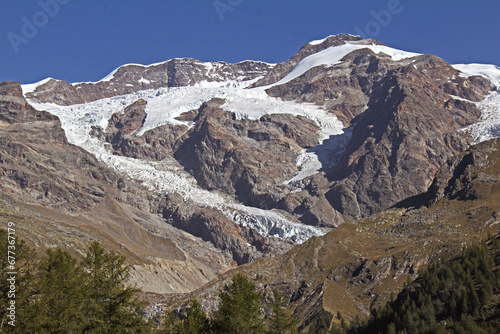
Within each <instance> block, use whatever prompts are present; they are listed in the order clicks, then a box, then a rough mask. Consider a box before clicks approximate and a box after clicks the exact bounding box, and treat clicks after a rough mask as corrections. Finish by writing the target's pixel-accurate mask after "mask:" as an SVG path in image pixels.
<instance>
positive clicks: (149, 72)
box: [27, 58, 273, 105]
mask: <svg viewBox="0 0 500 334" xmlns="http://www.w3.org/2000/svg"><path fill="white" fill-rule="evenodd" d="M272 67H273V65H271V64H267V63H263V62H254V61H244V62H241V63H237V64H229V63H225V62H210V63H204V62H202V61H199V60H196V59H190V58H182V59H181V58H176V59H172V60H169V61H166V62H164V63H160V64H153V65H149V66H143V65H135V64H130V65H124V66H122V67H120V68H118V69H117V70H116V71H114V72H113V73H111V74H110V75H109V76H108V77H106V78H105V79H103V80H101V81H99V82H95V83H94V82H82V83H77V84H69V83H67V82H65V81H59V80H54V79H50V80H48V81H47V82H45V83H43V84H41V85H40V86H38V87H37V88H36V89H35V90H34V91H33V92H30V93H28V94H27V97H28V98H31V99H36V100H38V101H40V102H44V103H45V102H46V103H55V104H59V105H72V104H80V103H86V102H91V101H95V100H99V99H102V98H107V97H113V96H119V95H124V94H130V93H133V92H137V91H140V90H146V89H158V88H164V87H183V86H192V85H194V84H196V83H200V82H202V81H208V82H213V81H217V82H220V81H226V80H238V81H246V80H252V79H255V78H257V77H260V76H263V75H265V74H266V73H267V72H268V71H269V70H270V69H271V68H272Z"/></svg>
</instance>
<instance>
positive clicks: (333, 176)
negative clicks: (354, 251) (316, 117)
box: [267, 49, 493, 219]
mask: <svg viewBox="0 0 500 334" xmlns="http://www.w3.org/2000/svg"><path fill="white" fill-rule="evenodd" d="M492 88H493V87H492V86H491V84H490V83H489V82H488V80H487V79H485V78H482V77H479V76H476V77H467V78H464V77H461V76H460V75H459V72H458V71H457V70H455V69H454V68H453V67H451V66H450V65H449V64H447V63H446V62H444V61H443V60H441V59H439V58H438V57H435V56H431V55H422V56H415V57H411V58H407V59H402V60H400V61H394V60H393V59H392V58H391V57H390V56H388V55H384V54H383V53H380V54H376V53H375V52H373V51H372V50H370V49H360V50H356V51H354V52H351V53H349V54H348V55H346V56H345V57H344V58H343V59H342V62H341V63H340V64H338V65H334V66H330V67H327V66H317V67H314V68H312V69H310V70H309V71H307V72H306V73H304V74H303V75H302V76H300V77H298V78H296V79H294V80H292V81H290V82H287V83H285V84H282V85H277V86H273V87H271V88H268V89H267V92H268V94H270V95H271V96H279V97H281V98H284V99H288V100H296V101H301V102H312V103H318V104H323V106H324V107H325V108H328V110H329V111H330V112H332V113H334V114H335V115H337V117H338V118H339V119H340V120H342V121H343V123H344V124H345V125H346V126H350V127H352V140H351V141H350V142H349V145H348V146H347V149H346V150H345V152H344V154H343V156H342V158H341V160H340V162H339V163H337V164H336V165H335V166H334V167H333V168H331V169H329V170H327V172H326V176H327V178H328V179H329V180H330V181H332V183H330V184H329V188H330V189H329V190H328V191H327V192H326V194H325V197H326V198H327V200H328V202H329V203H330V204H331V206H332V207H333V208H334V209H335V210H336V211H338V212H339V213H341V214H343V215H344V216H349V217H353V218H355V219H358V218H361V217H365V216H367V215H370V214H373V213H375V212H378V211H380V210H382V209H384V208H387V207H388V206H389V205H391V204H393V203H395V202H397V201H400V200H402V199H404V198H406V197H408V196H412V195H415V194H418V193H420V192H422V191H424V190H425V189H426V188H427V187H428V186H429V185H430V182H431V181H432V179H433V177H434V174H435V172H436V171H437V169H438V168H439V165H440V164H441V163H443V162H444V161H446V159H448V158H449V157H451V156H452V155H454V154H456V153H458V152H462V151H463V150H465V149H466V148H467V147H468V146H469V145H470V139H469V138H468V137H467V135H466V134H464V133H460V132H458V130H459V129H462V128H464V127H466V126H468V125H470V124H473V123H474V122H477V121H478V120H479V117H480V115H481V112H480V110H479V109H478V108H477V107H476V105H475V104H474V102H475V101H480V100H482V99H483V98H484V97H485V96H486V95H488V94H489V93H490V91H491V90H492ZM455 94H456V95H455Z"/></svg>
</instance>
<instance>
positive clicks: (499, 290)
mask: <svg viewBox="0 0 500 334" xmlns="http://www.w3.org/2000/svg"><path fill="white" fill-rule="evenodd" d="M499 266H500V240H499V239H498V238H492V237H490V238H489V240H488V241H487V242H485V243H482V244H480V245H475V246H470V247H467V248H466V249H465V250H463V251H462V253H461V254H459V255H458V256H456V257H454V258H444V259H439V260H436V261H433V262H432V263H431V264H430V265H429V267H428V268H427V270H425V271H423V272H421V273H420V275H419V278H418V279H417V280H415V281H414V282H413V283H412V284H410V285H407V286H406V287H405V288H404V289H403V290H402V292H401V293H399V294H398V296H397V297H393V296H391V301H390V302H388V303H387V304H386V305H385V306H384V307H382V308H379V309H375V310H373V311H372V312H371V315H370V317H369V319H368V320H366V321H360V320H359V319H357V320H355V321H353V322H352V323H351V324H350V326H347V325H345V323H344V326H334V328H332V330H331V332H332V333H349V334H368V333H370V334H376V333H387V334H396V333H398V334H417V333H429V334H430V333H435V334H441V333H442V334H445V333H456V334H476V333H484V334H488V333H492V334H493V333H499V332H500V271H499V270H498V268H499Z"/></svg>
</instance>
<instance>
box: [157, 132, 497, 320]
mask: <svg viewBox="0 0 500 334" xmlns="http://www.w3.org/2000/svg"><path fill="white" fill-rule="evenodd" d="M499 224H500V139H494V140H490V141H487V142H483V143H481V144H478V145H475V146H473V147H471V148H470V149H468V150H466V151H465V152H463V153H461V154H459V155H457V156H455V157H453V158H452V159H450V160H448V162H447V163H445V164H444V165H443V166H442V167H441V168H440V169H439V171H438V173H437V176H436V178H435V179H434V181H433V183H432V185H431V186H430V187H429V189H428V191H427V192H425V193H423V194H421V195H418V196H414V197H411V198H409V199H407V200H405V201H402V202H400V203H399V204H398V205H396V206H394V207H392V208H390V209H387V210H385V211H383V212H381V213H378V214H375V215H373V216H371V217H368V218H364V219H361V220H359V221H357V222H356V223H345V224H343V225H341V226H339V227H338V228H336V229H334V230H333V231H331V232H330V233H328V234H327V235H325V236H323V237H314V238H311V239H310V240H309V241H308V242H306V243H304V244H303V245H299V246H296V247H295V248H293V249H292V250H291V251H289V252H288V253H286V254H284V255H282V256H280V257H278V258H274V259H269V258H265V259H260V260H258V261H255V262H253V263H251V264H249V265H245V266H241V267H239V268H237V269H235V270H232V271H230V272H228V273H225V274H224V275H222V276H221V277H219V278H218V279H217V280H215V281H213V282H211V283H209V284H207V285H206V286H204V287H202V288H201V289H199V290H197V291H195V292H194V293H192V294H190V295H185V296H177V297H176V298H169V299H167V302H166V305H167V306H175V307H178V306H180V305H183V304H184V303H185V302H186V300H188V299H189V298H197V299H199V300H200V301H201V302H202V303H203V304H204V305H205V307H206V308H207V309H210V308H213V307H215V305H216V302H217V291H218V289H219V288H220V287H221V286H222V284H223V283H224V282H227V280H228V279H229V278H230V277H232V276H233V275H235V274H236V273H243V274H245V275H247V276H248V277H250V278H251V279H252V280H253V281H255V283H256V284H257V286H258V288H259V289H261V290H263V291H264V293H265V295H266V296H268V295H270V294H271V293H272V292H271V291H272V289H274V288H278V289H279V290H281V291H282V292H283V293H284V294H285V295H286V296H287V298H288V301H289V305H290V307H291V308H292V309H293V310H294V311H295V314H296V315H297V317H298V319H299V320H300V323H301V324H303V325H304V324H306V323H308V322H310V321H312V320H314V319H316V318H317V317H318V316H319V315H320V314H321V312H322V310H326V311H328V312H330V313H331V314H333V315H336V314H337V312H340V313H341V314H342V315H343V316H344V317H346V318H348V319H352V318H353V317H354V316H356V315H366V314H368V312H369V310H370V309H371V308H373V307H375V306H378V305H381V304H382V303H383V302H385V301H387V300H388V298H389V297H390V294H391V292H398V291H399V290H400V289H402V287H403V285H404V283H405V282H406V281H407V280H408V279H410V280H411V279H414V278H415V277H416V275H417V273H418V270H419V268H421V267H423V266H425V265H426V264H427V263H428V262H429V261H430V260H432V259H433V258H436V257H440V256H442V254H454V253H456V252H458V251H459V250H461V249H462V248H463V247H464V246H466V245H468V244H472V243H478V242H480V241H482V240H484V239H485V238H486V236H487V234H488V233H492V234H496V233H498V232H499V226H500V225H499ZM334 321H338V319H335V318H334Z"/></svg>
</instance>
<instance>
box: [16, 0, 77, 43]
mask: <svg viewBox="0 0 500 334" xmlns="http://www.w3.org/2000/svg"><path fill="white" fill-rule="evenodd" d="M70 1H71V0H40V1H38V6H39V7H40V10H39V11H36V12H35V13H34V14H33V15H32V16H31V17H26V16H23V17H22V18H21V31H20V33H19V34H17V33H15V32H12V31H11V32H9V33H8V34H7V38H8V39H9V42H10V45H12V49H13V50H14V52H15V53H19V46H20V45H21V44H28V43H29V41H30V40H31V39H33V38H35V36H36V35H37V34H38V32H39V31H40V29H41V28H43V27H45V26H46V25H47V24H48V23H49V21H50V19H51V18H53V17H55V16H56V15H57V14H58V13H59V8H60V5H66V4H67V3H68V2H70Z"/></svg>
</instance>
